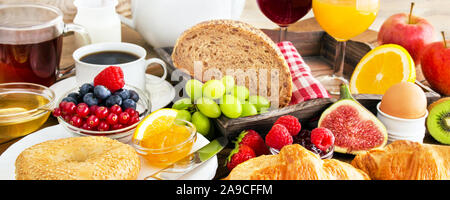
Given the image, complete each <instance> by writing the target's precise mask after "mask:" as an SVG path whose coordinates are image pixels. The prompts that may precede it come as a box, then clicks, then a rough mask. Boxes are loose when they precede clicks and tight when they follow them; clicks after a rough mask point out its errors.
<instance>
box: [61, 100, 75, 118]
mask: <svg viewBox="0 0 450 200" xmlns="http://www.w3.org/2000/svg"><path fill="white" fill-rule="evenodd" d="M76 109H77V106H76V105H75V103H73V102H66V103H64V104H63V107H62V112H63V113H64V114H67V115H71V114H75V113H76Z"/></svg>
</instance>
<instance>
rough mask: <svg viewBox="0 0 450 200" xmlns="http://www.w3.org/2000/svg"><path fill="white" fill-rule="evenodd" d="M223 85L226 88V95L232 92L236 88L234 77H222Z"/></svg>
mask: <svg viewBox="0 0 450 200" xmlns="http://www.w3.org/2000/svg"><path fill="white" fill-rule="evenodd" d="M222 83H223V85H224V86H225V93H228V92H231V90H232V89H233V88H234V78H233V77H232V76H224V77H222Z"/></svg>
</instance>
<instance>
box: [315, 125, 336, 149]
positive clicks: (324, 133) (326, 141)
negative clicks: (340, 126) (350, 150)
mask: <svg viewBox="0 0 450 200" xmlns="http://www.w3.org/2000/svg"><path fill="white" fill-rule="evenodd" d="M311 143H313V144H314V145H315V146H316V147H317V148H319V149H320V150H322V151H324V152H327V151H328V149H329V148H330V146H331V145H334V135H333V133H332V132H331V131H330V130H329V129H327V128H316V129H314V130H312V131H311Z"/></svg>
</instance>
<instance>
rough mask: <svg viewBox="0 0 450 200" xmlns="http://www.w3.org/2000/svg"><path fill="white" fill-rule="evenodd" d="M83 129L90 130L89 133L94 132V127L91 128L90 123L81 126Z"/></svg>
mask: <svg viewBox="0 0 450 200" xmlns="http://www.w3.org/2000/svg"><path fill="white" fill-rule="evenodd" d="M81 128H82V129H84V130H88V131H92V130H94V127H92V126H89V124H88V123H84V124H83V125H82V126H81Z"/></svg>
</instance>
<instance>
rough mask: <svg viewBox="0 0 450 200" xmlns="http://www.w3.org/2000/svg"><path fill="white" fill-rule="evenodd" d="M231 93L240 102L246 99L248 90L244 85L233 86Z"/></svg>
mask: <svg viewBox="0 0 450 200" xmlns="http://www.w3.org/2000/svg"><path fill="white" fill-rule="evenodd" d="M231 95H233V96H234V97H236V98H238V99H239V100H241V101H242V102H244V101H245V100H247V99H248V96H249V91H248V89H247V88H246V87H245V86H240V85H238V86H234V88H233V89H232V90H231Z"/></svg>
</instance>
